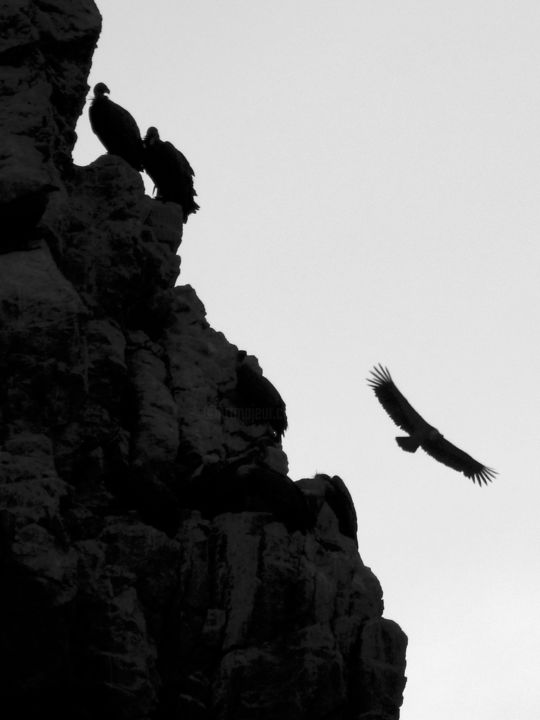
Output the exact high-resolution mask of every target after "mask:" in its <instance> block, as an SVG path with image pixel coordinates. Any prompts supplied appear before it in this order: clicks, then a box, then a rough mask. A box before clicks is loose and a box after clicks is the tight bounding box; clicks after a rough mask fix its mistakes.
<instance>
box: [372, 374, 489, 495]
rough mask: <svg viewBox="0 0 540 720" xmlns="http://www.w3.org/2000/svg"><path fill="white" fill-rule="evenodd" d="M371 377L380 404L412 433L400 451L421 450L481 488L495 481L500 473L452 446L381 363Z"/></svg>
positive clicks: (400, 442)
mask: <svg viewBox="0 0 540 720" xmlns="http://www.w3.org/2000/svg"><path fill="white" fill-rule="evenodd" d="M371 375H372V377H370V378H368V384H369V385H370V386H371V387H372V388H373V390H374V392H375V395H376V396H377V397H378V399H379V402H380V403H381V405H382V406H383V408H384V409H385V410H386V412H387V413H388V414H389V415H390V417H391V418H392V420H393V421H394V422H395V423H396V425H398V426H399V427H400V428H402V430H405V431H406V432H408V433H409V437H397V438H396V442H397V444H398V445H399V447H400V448H402V449H403V450H406V451H407V452H416V450H417V449H418V448H419V447H421V448H422V450H424V451H425V452H427V453H428V455H431V457H434V458H435V460H438V461H439V462H441V463H443V464H444V465H448V467H451V468H453V469H454V470H457V471H458V472H462V473H463V474H464V475H465V476H466V477H468V478H471V480H472V481H473V482H477V483H478V484H479V485H482V483H484V485H487V483H488V481H489V482H491V481H492V479H493V478H494V477H495V475H496V474H497V473H496V471H495V470H492V469H491V468H488V467H486V466H485V465H482V463H479V462H478V461H477V460H474V458H472V457H471V456H470V455H467V453H466V452H463V450H460V449H459V448H458V447H456V446H455V445H452V443H450V442H448V440H445V438H444V437H443V436H442V435H441V433H440V432H439V431H438V430H436V429H435V428H434V427H433V426H432V425H430V424H429V423H427V422H426V421H425V420H424V418H423V417H422V416H421V415H420V414H419V413H417V412H416V410H415V409H414V408H413V407H412V405H411V404H410V403H409V402H408V400H407V399H406V398H405V397H404V396H403V395H402V394H401V392H400V391H399V390H398V389H397V387H396V386H395V384H394V381H393V380H392V377H391V375H390V373H389V372H388V368H385V367H383V366H382V365H380V364H379V365H378V366H375V368H374V369H373V370H372V371H371Z"/></svg>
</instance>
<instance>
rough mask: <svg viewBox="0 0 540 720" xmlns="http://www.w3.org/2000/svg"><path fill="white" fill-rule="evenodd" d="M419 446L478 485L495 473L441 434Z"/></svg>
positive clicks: (490, 478)
mask: <svg viewBox="0 0 540 720" xmlns="http://www.w3.org/2000/svg"><path fill="white" fill-rule="evenodd" d="M421 447H422V449H423V450H425V451H426V452H427V454H428V455H431V457H433V458H435V460H438V461H439V462H441V463H443V464H444V465H448V467H451V468H453V469H454V470H457V471H458V472H462V473H463V474H464V475H465V477H468V478H471V480H472V481H473V482H477V483H478V484H479V485H482V483H484V485H487V484H488V482H491V481H492V480H493V478H494V477H495V475H497V472H496V471H495V470H492V469H491V468H488V467H486V466H485V465H482V463H479V462H478V461H477V460H475V459H474V458H472V457H471V456H470V455H468V454H467V453H466V452H464V451H463V450H460V449H459V448H458V447H456V446H455V445H452V443H451V442H448V440H446V439H445V438H444V437H443V436H442V435H438V436H437V437H435V438H433V439H429V440H426V441H425V442H423V443H422V445H421Z"/></svg>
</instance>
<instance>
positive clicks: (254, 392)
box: [236, 350, 287, 440]
mask: <svg viewBox="0 0 540 720" xmlns="http://www.w3.org/2000/svg"><path fill="white" fill-rule="evenodd" d="M236 362H237V365H236V377H237V382H236V390H237V392H238V395H239V401H240V404H241V407H243V408H246V409H249V410H250V412H249V413H246V415H247V414H249V416H250V417H249V419H250V420H251V421H252V422H253V423H259V424H264V423H266V424H269V425H270V426H271V427H272V428H273V430H274V431H275V433H276V435H277V438H278V440H280V439H281V437H282V435H283V433H284V432H285V430H286V429H287V412H286V408H285V403H284V402H283V400H282V398H281V395H280V394H279V392H278V391H277V390H276V388H275V387H274V386H273V385H272V383H271V382H270V380H267V378H265V377H264V376H263V375H261V373H260V372H257V370H256V369H255V368H254V367H252V365H251V364H250V363H249V361H248V359H247V354H246V351H245V350H239V351H238V356H237V360H236Z"/></svg>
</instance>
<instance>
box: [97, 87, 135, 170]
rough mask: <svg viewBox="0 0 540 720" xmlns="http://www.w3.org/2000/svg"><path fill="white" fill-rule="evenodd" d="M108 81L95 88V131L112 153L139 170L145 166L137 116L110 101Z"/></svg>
mask: <svg viewBox="0 0 540 720" xmlns="http://www.w3.org/2000/svg"><path fill="white" fill-rule="evenodd" d="M108 93H110V90H109V88H108V87H107V86H106V85H105V83H102V82H100V83H98V84H97V85H96V86H95V87H94V99H93V100H92V102H91V104H90V109H89V110H88V115H89V117H90V125H91V126H92V130H93V131H94V132H95V134H96V135H97V136H98V138H99V139H100V140H101V142H102V143H103V145H104V146H105V148H106V149H107V151H108V152H110V153H111V155H119V156H120V157H121V158H123V159H124V160H125V161H126V162H128V163H129V164H130V165H131V167H132V168H134V169H135V170H139V171H140V170H142V169H143V153H144V145H143V141H142V138H141V132H140V130H139V126H138V125H137V123H136V122H135V118H134V117H133V116H132V115H131V113H129V112H128V111H127V110H126V109H125V108H123V107H122V106H121V105H117V104H116V103H115V102H113V101H112V100H110V99H109V98H108V97H107V95H108Z"/></svg>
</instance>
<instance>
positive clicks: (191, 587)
mask: <svg viewBox="0 0 540 720" xmlns="http://www.w3.org/2000/svg"><path fill="white" fill-rule="evenodd" d="M0 11H1V13H2V18H3V24H4V25H3V27H4V29H3V32H2V34H1V36H0V57H1V59H2V62H3V71H5V77H6V82H5V83H4V84H3V86H2V90H1V91H0V92H2V93H3V97H2V105H1V109H0V132H1V140H0V190H1V193H0V194H1V198H2V199H1V200H0V205H1V204H2V203H3V204H4V206H6V204H7V203H8V202H11V201H13V200H20V202H21V205H20V207H21V208H22V209H23V210H17V207H15V210H13V207H14V206H13V205H11V206H10V208H11V209H9V212H11V213H12V217H13V218H14V219H13V221H12V223H11V229H10V233H9V238H6V237H5V235H4V236H1V237H0V253H1V254H0V372H1V375H2V383H1V384H0V408H1V410H0V580H1V587H2V593H1V594H0V610H1V612H0V626H1V630H0V649H1V653H2V657H3V658H4V659H5V660H6V661H7V662H6V663H5V667H4V668H3V670H2V675H1V679H2V682H1V684H0V685H1V688H0V697H1V699H2V707H4V708H6V707H8V702H9V703H11V705H10V706H11V707H15V708H17V716H19V717H33V716H37V714H38V713H39V714H46V713H48V712H51V713H54V716H55V717H57V718H68V717H69V718H70V719H71V718H81V719H85V720H87V719H90V718H91V719H93V718H96V719H97V718H113V717H114V718H115V719H116V718H125V719H126V720H147V719H148V720H149V719H150V718H164V719H167V720H169V719H170V720H173V719H176V718H188V719H190V720H199V719H200V720H203V719H210V718H212V719H218V720H243V719H246V720H247V719H248V718H257V719H261V720H265V719H268V720H270V719H272V720H275V718H280V720H281V719H283V720H287V719H288V718H291V719H292V718H294V719H295V720H300V719H302V718H305V719H306V720H307V719H309V720H318V719H320V720H322V719H324V720H360V719H362V720H383V719H385V720H390V719H393V718H397V717H398V716H399V706H400V704H401V698H402V691H403V687H404V683H405V679H404V666H405V646H406V638H405V636H404V634H403V633H402V632H401V630H400V629H399V627H398V626H397V625H396V624H395V623H393V622H391V621H389V620H386V619H384V618H383V617H382V613H383V603H382V592H381V588H380V586H379V583H378V581H377V579H376V578H375V576H374V575H373V574H372V572H371V571H370V570H369V568H367V567H366V566H365V565H364V564H363V563H362V561H361V559H360V556H359V555H358V551H357V545H356V514H355V512H354V507H353V505H352V501H351V499H350V496H349V495H348V492H347V490H346V488H345V486H344V484H343V482H342V481H341V480H340V478H337V477H331V476H328V475H317V476H316V477H315V478H308V479H304V480H302V481H301V482H299V483H293V482H292V480H290V478H288V477H287V458H286V456H285V454H284V453H283V451H282V449H281V445H280V443H279V441H278V438H277V437H276V433H275V431H274V430H273V428H272V427H271V425H268V424H265V423H261V422H258V423H253V422H251V421H250V416H251V415H252V413H250V412H247V410H252V409H253V408H246V407H242V402H241V397H240V395H239V394H238V393H237V392H235V390H236V382H237V373H236V367H237V354H238V348H237V347H235V346H234V345H232V344H231V343H230V342H229V341H228V340H227V339H226V338H225V336H224V335H223V334H222V333H220V332H216V331H215V330H213V329H212V328H211V327H210V326H209V325H208V323H207V321H206V319H205V314H204V307H203V305H202V303H201V302H200V300H199V299H198V298H197V295H196V293H195V291H194V290H193V289H192V288H190V287H189V286H184V287H182V286H179V287H175V286H174V284H175V281H176V279H177V277H178V274H179V262H180V261H179V258H178V256H177V255H176V251H177V249H178V247H179V245H180V242H181V240H182V220H183V217H182V210H181V208H180V206H178V205H175V204H173V203H166V204H163V203H161V202H159V201H156V200H152V199H151V198H149V197H148V196H146V195H145V194H144V188H143V183H142V180H141V177H140V175H139V174H138V173H137V172H136V171H134V170H133V169H132V168H131V167H130V166H129V165H128V164H127V163H126V162H124V161H123V160H122V159H120V158H117V157H114V156H110V155H104V156H102V157H100V158H98V159H97V160H96V161H95V162H94V163H92V164H91V165H89V166H88V167H75V166H73V165H72V163H71V160H70V153H71V150H72V147H73V143H74V138H75V135H74V129H73V128H74V126H75V121H76V119H77V117H78V115H79V113H80V111H81V108H82V107H83V103H84V97H85V94H86V92H87V89H88V88H87V84H86V78H87V74H88V69H89V65H90V60H91V54H92V52H93V49H94V46H95V43H96V40H97V37H98V34H99V30H100V16H99V13H98V11H97V9H96V8H95V6H94V3H93V2H92V0H34V1H32V2H31V1H30V0H11V1H8V0H4V1H3V2H0ZM48 183H51V184H53V185H54V186H55V188H57V189H55V190H54V191H52V192H51V193H50V195H48V197H47V200H48V202H47V203H46V206H45V207H46V209H45V210H44V212H43V214H42V215H39V217H36V218H35V219H34V220H33V221H32V224H30V225H29V224H28V223H27V224H26V225H25V224H24V222H22V220H21V223H19V222H18V218H19V219H20V218H22V215H23V214H24V213H23V211H24V206H25V202H26V201H25V197H27V193H28V192H29V191H30V190H36V189H38V190H39V189H40V188H43V187H45V186H46V185H47V184H48ZM6 212H7V210H6ZM0 213H1V208H0ZM18 213H19V214H18ZM19 216H20V217H19ZM0 217H1V215H0Z"/></svg>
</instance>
